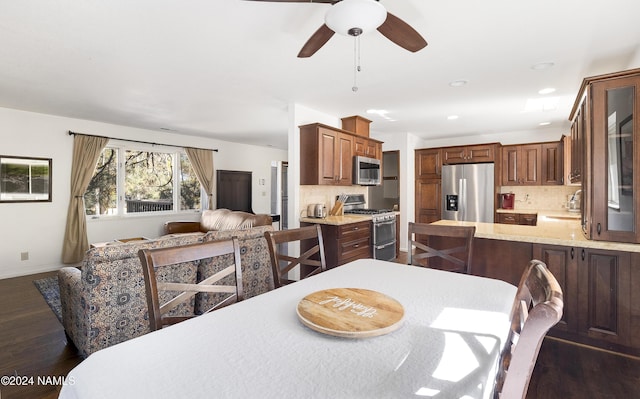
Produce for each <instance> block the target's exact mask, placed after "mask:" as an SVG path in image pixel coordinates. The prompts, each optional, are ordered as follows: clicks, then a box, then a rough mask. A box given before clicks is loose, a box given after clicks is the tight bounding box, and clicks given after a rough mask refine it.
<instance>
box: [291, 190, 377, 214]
mask: <svg viewBox="0 0 640 399" xmlns="http://www.w3.org/2000/svg"><path fill="white" fill-rule="evenodd" d="M340 194H364V198H365V201H367V200H368V198H367V197H368V189H367V187H364V186H300V217H304V216H307V205H309V204H324V205H325V206H326V207H327V212H329V211H330V210H331V208H333V205H334V204H335V203H336V197H337V196H338V195H340Z"/></svg>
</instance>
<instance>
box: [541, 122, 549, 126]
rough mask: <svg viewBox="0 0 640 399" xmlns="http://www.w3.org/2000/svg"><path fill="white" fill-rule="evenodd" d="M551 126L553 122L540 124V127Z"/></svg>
mask: <svg viewBox="0 0 640 399" xmlns="http://www.w3.org/2000/svg"><path fill="white" fill-rule="evenodd" d="M550 124H551V122H540V123H539V125H540V126H549V125H550Z"/></svg>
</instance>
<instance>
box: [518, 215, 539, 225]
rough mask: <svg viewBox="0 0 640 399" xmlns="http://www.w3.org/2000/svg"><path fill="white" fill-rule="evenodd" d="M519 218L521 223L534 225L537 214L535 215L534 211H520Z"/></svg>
mask: <svg viewBox="0 0 640 399" xmlns="http://www.w3.org/2000/svg"><path fill="white" fill-rule="evenodd" d="M519 219H520V224H522V225H526V226H535V225H536V223H537V221H538V215H536V214H535V213H532V214H529V213H521V214H520V217H519Z"/></svg>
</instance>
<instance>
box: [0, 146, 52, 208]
mask: <svg viewBox="0 0 640 399" xmlns="http://www.w3.org/2000/svg"><path fill="white" fill-rule="evenodd" d="M51 172H52V160H51V158H29V157H19V156H7V155H0V202H51Z"/></svg>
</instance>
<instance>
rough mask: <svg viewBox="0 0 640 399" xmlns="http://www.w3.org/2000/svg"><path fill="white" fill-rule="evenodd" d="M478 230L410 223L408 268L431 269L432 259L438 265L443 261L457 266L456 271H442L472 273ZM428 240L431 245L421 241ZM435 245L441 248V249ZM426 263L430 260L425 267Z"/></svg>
mask: <svg viewBox="0 0 640 399" xmlns="http://www.w3.org/2000/svg"><path fill="white" fill-rule="evenodd" d="M475 230H476V228H475V226H443V225H434V224H425V223H413V222H410V223H409V237H408V243H409V251H408V252H409V253H408V264H410V265H416V266H429V265H430V263H429V261H428V259H431V258H434V259H433V260H434V261H436V262H437V261H438V260H440V261H441V262H442V263H443V264H445V263H446V262H448V264H450V265H453V267H442V269H443V270H448V271H456V272H462V273H470V272H471V263H472V257H473V236H474V235H475ZM425 238H426V240H427V242H428V243H425V242H423V241H421V239H425ZM460 241H462V243H460ZM435 244H438V247H437V248H436V245H435ZM442 247H444V248H442ZM414 248H415V250H414ZM454 255H458V256H454ZM423 260H427V262H426V264H425V263H421V261H423Z"/></svg>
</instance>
